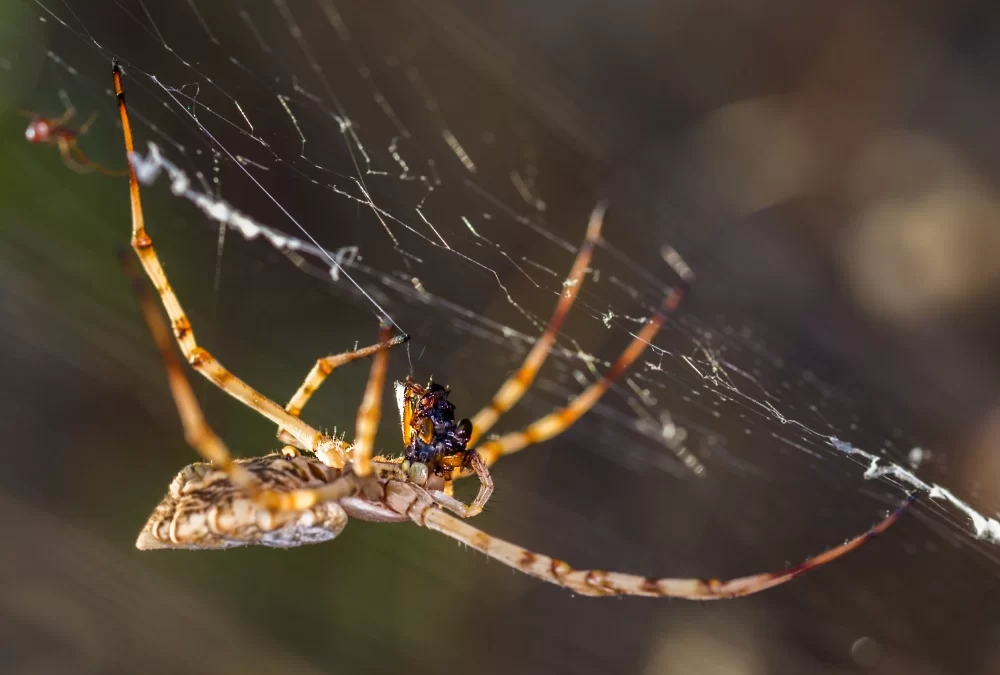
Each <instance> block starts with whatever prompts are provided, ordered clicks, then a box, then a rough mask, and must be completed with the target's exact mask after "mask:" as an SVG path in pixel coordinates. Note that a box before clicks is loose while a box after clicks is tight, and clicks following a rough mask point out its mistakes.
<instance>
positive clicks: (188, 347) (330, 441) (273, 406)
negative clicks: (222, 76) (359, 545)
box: [112, 62, 348, 468]
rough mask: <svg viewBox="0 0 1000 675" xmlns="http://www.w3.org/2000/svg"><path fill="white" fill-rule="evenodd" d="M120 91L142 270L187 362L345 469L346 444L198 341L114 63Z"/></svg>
mask: <svg viewBox="0 0 1000 675" xmlns="http://www.w3.org/2000/svg"><path fill="white" fill-rule="evenodd" d="M112 72H113V75H114V83H115V94H116V95H117V97H118V112H119V114H120V115H121V121H122V132H123V134H124V137H125V150H126V151H127V153H128V158H129V193H130V196H131V203H132V248H133V249H134V250H135V253H136V255H137V256H138V257H139V261H140V262H141V263H142V266H143V269H144V270H145V271H146V275H147V276H148V277H149V279H150V281H152V282H153V286H154V287H155V288H156V291H157V293H159V295H160V300H161V302H162V303H163V307H164V309H165V310H166V312H167V315H168V316H169V317H170V321H171V323H172V324H173V330H174V337H175V338H176V340H177V344H178V345H179V346H180V349H181V352H183V354H184V357H185V358H186V359H187V360H188V363H190V364H191V366H192V367H193V368H194V369H195V370H197V371H198V372H199V373H201V374H202V375H203V376H205V377H206V378H208V379H209V380H211V381H212V382H213V383H215V385H216V386H218V387H219V388H220V389H222V390H223V391H225V392H226V393H228V394H229V395H230V396H232V397H234V398H236V399H237V400H239V401H241V402H243V403H245V404H246V405H248V406H249V407H251V408H253V409H254V410H256V411H257V412H259V413H260V414H261V415H263V416H264V417H266V418H268V419H269V420H271V421H272V422H274V423H275V424H278V425H280V426H282V427H284V428H285V429H287V430H288V432H289V434H291V435H292V437H294V438H295V440H296V441H298V444H299V446H300V447H302V448H305V449H307V450H309V451H310V452H312V453H314V454H316V455H317V457H319V459H320V460H321V461H322V462H324V463H325V464H328V465H330V466H333V467H335V468H342V467H343V466H344V464H345V463H346V462H347V459H348V454H347V449H346V447H345V445H344V443H342V442H340V441H338V440H336V439H334V438H330V437H329V436H326V435H324V434H321V433H320V432H319V431H317V430H316V429H314V428H313V427H311V426H310V425H308V424H306V423H305V422H303V421H302V420H300V419H299V418H297V417H294V416H293V415H290V414H288V413H287V412H285V409H284V408H282V407H281V406H280V405H278V404H277V403H275V402H274V401H272V400H271V399H269V398H267V397H266V396H264V395H263V394H261V393H260V392H258V391H257V390H255V389H254V388H253V387H251V386H250V385H248V384H247V383H245V382H244V381H243V380H241V379H239V378H238V377H236V376H235V375H233V374H232V373H231V372H229V371H228V370H226V368H224V367H223V366H222V364H221V363H219V362H218V361H216V360H215V357H213V356H212V355H211V354H210V353H209V352H208V351H207V350H206V349H204V348H202V347H199V346H198V343H197V342H196V341H195V337H194V330H193V329H192V327H191V322H190V321H189V320H188V318H187V316H186V315H185V314H184V309H183V307H181V303H180V300H178V299H177V295H176V294H175V293H174V291H173V289H172V288H171V286H170V283H169V282H168V281H167V275H166V273H165V272H164V271H163V266H162V265H161V264H160V259H159V258H158V257H157V255H156V251H155V250H154V249H153V240H152V239H150V237H149V235H148V234H147V233H146V228H145V225H144V220H143V214H142V202H141V200H140V197H139V181H138V180H137V179H136V175H135V167H134V165H133V164H132V154H133V152H134V146H133V143H132V127H131V125H130V124H129V118H128V109H127V107H126V105H125V93H124V92H123V91H122V83H121V70H120V69H119V67H118V63H117V62H115V64H114V68H113V71H112Z"/></svg>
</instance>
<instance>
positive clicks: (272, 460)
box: [135, 455, 347, 550]
mask: <svg viewBox="0 0 1000 675" xmlns="http://www.w3.org/2000/svg"><path fill="white" fill-rule="evenodd" d="M237 463H239V464H241V465H242V466H243V467H244V468H246V469H247V470H249V471H250V473H252V474H253V475H254V477H255V478H256V479H257V480H258V481H259V483H260V485H261V487H262V488H265V489H271V490H275V491H277V492H290V491H292V490H298V489H304V488H315V487H319V486H322V485H324V484H327V483H329V482H330V481H332V480H334V479H335V478H337V477H338V476H339V474H340V472H339V471H337V470H336V469H331V468H330V467H327V466H325V465H324V464H323V463H322V462H320V461H319V460H316V459H314V458H311V457H301V456H300V457H294V458H291V459H288V458H285V457H283V456H281V455H268V456H267V457H258V458H254V459H249V460H238V462H237ZM346 525H347V514H346V512H345V511H344V509H343V508H342V507H341V506H340V504H339V503H338V502H336V501H326V502H321V503H319V504H316V505H314V506H312V507H310V508H307V509H303V510H301V511H277V512H276V511H270V510H268V509H266V508H263V507H261V506H259V505H258V504H256V503H255V502H254V501H253V499H252V498H251V497H250V496H249V495H248V494H247V493H246V492H245V491H244V490H242V489H241V488H239V487H237V486H236V485H234V484H233V482H232V481H231V480H230V479H229V477H228V475H227V474H226V473H225V472H224V471H222V470H220V469H216V468H215V467H213V466H212V465H211V464H204V463H198V464H191V465H189V466H187V467H185V468H184V469H182V470H181V472H180V473H179V474H177V476H176V477H175V478H174V480H173V482H171V484H170V488H169V490H168V491H167V494H166V496H165V497H164V498H163V500H162V501H161V502H160V504H159V505H158V506H157V507H156V509H155V510H154V511H153V514H152V515H151V516H150V517H149V520H148V521H147V522H146V526H145V527H143V529H142V532H140V533H139V538H138V539H137V540H136V543H135V545H136V548H139V549H141V550H149V549H160V548H181V549H221V548H233V547H236V546H250V545H258V546H270V547H275V548H291V547H294V546H303V545H305V544H316V543H320V542H324V541H329V540H330V539H333V538H334V537H336V536H337V535H338V534H340V532H341V531H342V530H343V529H344V527H345V526H346Z"/></svg>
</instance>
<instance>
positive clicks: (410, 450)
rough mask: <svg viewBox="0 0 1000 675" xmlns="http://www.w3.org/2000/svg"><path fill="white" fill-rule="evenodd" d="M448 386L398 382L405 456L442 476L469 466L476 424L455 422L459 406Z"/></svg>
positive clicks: (397, 389)
mask: <svg viewBox="0 0 1000 675" xmlns="http://www.w3.org/2000/svg"><path fill="white" fill-rule="evenodd" d="M449 391H450V390H449V389H448V387H443V386H441V385H440V384H437V383H435V382H428V383H427V386H426V387H424V386H421V385H419V384H417V383H416V382H414V381H413V380H412V379H410V378H407V380H406V381H405V382H396V404H397V405H398V406H399V418H400V421H401V423H402V427H403V445H404V446H405V457H406V459H407V460H408V461H409V462H411V463H413V464H416V463H420V464H426V465H427V468H428V469H429V470H430V471H431V472H432V473H434V474H436V475H439V476H445V475H448V476H450V475H451V472H452V471H454V470H455V469H457V468H459V467H462V466H465V465H466V464H467V463H468V459H469V458H468V455H469V453H470V452H474V451H472V450H467V449H466V446H467V445H468V443H469V439H470V438H471V437H472V422H470V421H469V420H467V419H460V420H456V419H455V405H454V404H453V403H452V402H451V401H449V400H448V393H449Z"/></svg>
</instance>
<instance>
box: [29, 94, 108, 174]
mask: <svg viewBox="0 0 1000 675" xmlns="http://www.w3.org/2000/svg"><path fill="white" fill-rule="evenodd" d="M18 112H19V113H20V114H21V115H23V116H24V117H28V118H30V119H31V121H30V122H28V128H27V129H25V130H24V137H25V139H27V141H28V142H29V143H47V144H49V145H55V146H56V147H57V148H59V154H61V155H62V158H63V163H64V164H66V166H68V167H69V168H71V169H73V170H74V171H79V172H81V173H86V172H89V171H98V172H100V173H103V174H105V175H108V176H124V175H126V174H127V173H128V170H127V169H123V170H121V171H113V170H111V169H108V168H106V167H104V166H102V165H100V164H98V163H97V162H93V161H91V160H90V159H88V158H87V156H86V155H84V154H83V151H82V150H80V146H79V145H77V139H78V138H80V136H83V135H84V134H85V133H87V131H88V130H89V129H90V125H92V124H93V123H94V120H95V119H97V113H94V114H93V115H91V116H90V118H89V119H87V121H86V122H84V123H83V125H82V126H80V127H78V128H76V129H71V128H70V127H68V126H67V124H68V123H69V121H70V120H71V119H73V115H74V114H75V113H76V111H75V110H74V109H73V108H67V109H66V112H64V113H63V114H62V115H60V116H59V117H57V118H56V119H49V118H48V117H42V116H41V115H39V114H38V113H33V112H31V111H30V110H20V111H18Z"/></svg>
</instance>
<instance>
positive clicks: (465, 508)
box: [429, 450, 493, 518]
mask: <svg viewBox="0 0 1000 675" xmlns="http://www.w3.org/2000/svg"><path fill="white" fill-rule="evenodd" d="M469 467H470V468H471V469H472V470H473V472H474V473H475V474H476V476H478V477H479V492H478V493H477V494H476V498H475V499H474V500H473V501H472V503H471V504H469V505H466V504H464V503H462V502H461V501H459V500H457V499H455V497H454V496H452V490H451V488H452V484H453V481H452V480H451V479H450V478H449V479H448V481H447V482H446V483H445V488H444V490H429V492H430V494H431V496H432V497H433V498H434V502H435V503H436V504H438V505H439V506H442V507H444V508H446V509H448V510H449V511H451V512H452V513H454V514H455V515H457V516H461V517H462V518H473V517H475V516H478V515H479V514H480V513H482V512H483V507H485V506H486V502H488V501H489V500H490V496H491V495H492V494H493V476H491V475H490V469H489V467H488V466H487V465H486V462H485V460H483V458H482V456H480V454H479V453H478V452H476V451H475V450H472V451H470V454H469Z"/></svg>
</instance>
